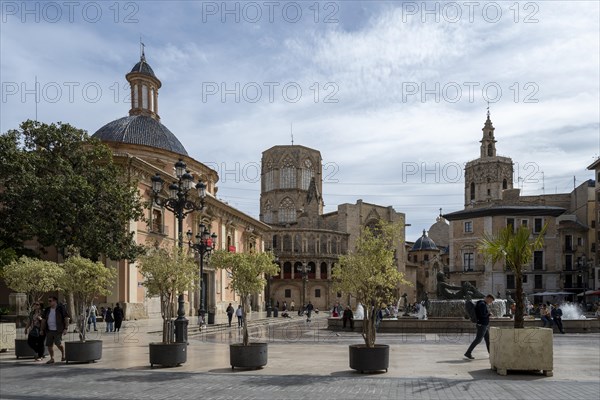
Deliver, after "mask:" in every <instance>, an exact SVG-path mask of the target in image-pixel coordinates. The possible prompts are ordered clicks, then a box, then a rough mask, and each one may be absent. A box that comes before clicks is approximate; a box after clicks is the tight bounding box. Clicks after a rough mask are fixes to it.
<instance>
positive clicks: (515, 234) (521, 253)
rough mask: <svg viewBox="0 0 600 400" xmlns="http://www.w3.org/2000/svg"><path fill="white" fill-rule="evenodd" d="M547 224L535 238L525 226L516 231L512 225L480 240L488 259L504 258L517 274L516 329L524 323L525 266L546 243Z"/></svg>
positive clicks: (509, 267) (482, 250) (508, 267)
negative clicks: (495, 234)
mask: <svg viewBox="0 0 600 400" xmlns="http://www.w3.org/2000/svg"><path fill="white" fill-rule="evenodd" d="M546 227H547V225H545V226H544V227H543V229H542V230H541V231H540V232H539V234H538V236H537V238H535V240H530V239H529V238H530V236H531V232H530V231H529V229H527V228H526V227H524V226H521V227H519V228H518V229H517V230H516V231H515V229H514V228H513V226H512V225H509V226H507V227H506V228H503V229H501V230H500V232H498V235H497V236H488V235H484V236H483V238H482V239H481V240H480V241H479V250H480V251H481V252H482V253H483V255H484V257H485V259H486V261H487V260H491V261H492V263H496V262H498V261H500V260H502V259H504V261H505V262H506V268H507V269H510V270H512V271H513V272H514V274H515V281H516V293H515V308H516V309H515V325H514V327H515V329H522V328H523V327H524V324H523V304H524V302H523V267H525V266H527V265H529V263H530V262H531V259H532V258H533V252H534V251H536V250H539V249H541V248H542V247H543V245H544V234H545V232H546Z"/></svg>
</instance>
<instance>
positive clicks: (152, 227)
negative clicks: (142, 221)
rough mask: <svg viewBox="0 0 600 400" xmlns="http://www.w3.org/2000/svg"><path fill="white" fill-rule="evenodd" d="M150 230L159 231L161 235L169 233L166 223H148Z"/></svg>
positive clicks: (151, 231)
mask: <svg viewBox="0 0 600 400" xmlns="http://www.w3.org/2000/svg"><path fill="white" fill-rule="evenodd" d="M148 232H150V233H158V234H159V235H167V234H168V232H169V227H168V226H166V225H159V224H152V225H148Z"/></svg>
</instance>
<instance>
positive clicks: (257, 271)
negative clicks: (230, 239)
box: [211, 250, 279, 369]
mask: <svg viewBox="0 0 600 400" xmlns="http://www.w3.org/2000/svg"><path fill="white" fill-rule="evenodd" d="M211 265H212V266H213V267H215V268H217V269H225V270H227V271H228V272H229V276H230V279H231V280H230V282H229V285H228V288H229V289H231V290H234V291H235V292H236V293H238V294H239V295H240V299H241V300H240V302H241V306H242V323H243V328H242V332H243V341H242V343H234V344H231V345H230V346H229V362H230V364H231V369H234V368H235V367H239V368H260V367H263V366H265V365H267V358H268V353H267V350H268V348H267V343H250V340H249V337H248V322H247V320H246V316H247V307H248V301H249V297H250V295H251V294H253V293H260V292H262V291H263V289H264V287H265V284H266V282H267V281H266V279H265V275H275V274H277V273H278V272H279V266H278V265H277V264H275V257H274V256H273V253H271V252H265V253H256V252H251V253H229V252H227V251H225V250H217V251H215V252H214V253H213V255H212V256H211Z"/></svg>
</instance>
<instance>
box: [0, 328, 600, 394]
mask: <svg viewBox="0 0 600 400" xmlns="http://www.w3.org/2000/svg"><path fill="white" fill-rule="evenodd" d="M234 322H235V321H234ZM251 325H252V329H251V332H252V335H253V337H254V339H255V340H261V341H268V342H269V364H268V365H267V366H266V367H265V368H263V369H261V370H237V369H236V370H235V371H232V370H231V368H230V367H229V362H228V361H229V353H228V344H229V343H235V342H238V341H239V340H240V331H239V330H238V329H237V327H235V326H234V327H231V328H229V327H227V326H221V325H219V326H215V327H211V328H210V329H208V330H206V331H204V332H197V328H195V327H192V326H190V340H189V341H190V345H189V346H188V362H187V363H185V364H184V365H182V366H181V367H177V368H155V369H150V367H149V364H148V347H147V344H148V343H149V342H152V341H158V340H159V339H160V334H158V333H149V332H156V331H157V330H158V329H157V327H158V328H160V321H159V320H148V321H132V322H128V321H127V322H125V323H124V329H123V332H122V333H120V334H111V333H104V332H101V333H100V337H101V338H102V340H103V341H104V349H103V358H102V360H100V361H98V362H97V363H92V364H68V365H65V364H64V363H57V364H54V365H45V364H42V363H36V362H34V361H33V360H23V359H21V360H15V357H14V354H11V352H7V353H2V354H0V399H41V398H44V399H103V400H106V399H199V398H201V399H543V400H548V399H561V400H562V399H595V400H597V399H598V398H600V378H599V377H600V335H599V334H566V335H555V336H554V364H555V369H554V376H553V377H544V376H543V375H541V374H529V373H515V372H511V373H509V375H508V376H504V377H502V376H499V375H497V374H496V373H495V372H493V371H491V370H490V365H489V360H488V359H487V353H486V351H485V346H484V345H483V344H482V345H481V346H478V347H477V348H476V349H475V351H474V356H475V358H476V359H475V360H473V361H468V360H464V359H462V354H463V353H464V351H465V349H466V347H467V346H468V343H469V342H470V340H471V339H472V336H470V335H452V336H448V337H440V336H438V335H434V334H432V335H419V334H403V335H398V334H386V333H384V334H381V335H379V336H378V342H379V343H386V344H389V345H390V348H391V353H390V369H389V372H388V373H377V374H364V375H362V374H359V373H356V372H354V371H352V370H350V369H349V367H348V347H347V346H348V344H351V343H360V342H361V340H362V339H361V337H360V334H358V333H352V332H347V331H334V332H332V331H328V330H325V329H324V327H325V326H326V321H325V319H324V318H323V317H318V318H316V319H313V322H312V323H309V324H307V323H306V322H305V321H304V320H303V319H301V318H298V317H297V318H294V319H292V320H284V319H281V318H279V319H277V320H274V319H270V320H268V321H265V320H260V319H259V320H256V321H254V322H252V323H251ZM194 331H196V332H194ZM69 335H71V336H73V335H74V334H69ZM69 339H72V338H69Z"/></svg>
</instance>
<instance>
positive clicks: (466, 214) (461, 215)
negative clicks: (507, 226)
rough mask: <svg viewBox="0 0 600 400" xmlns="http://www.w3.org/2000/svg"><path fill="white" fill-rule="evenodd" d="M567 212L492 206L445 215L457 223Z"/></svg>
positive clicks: (557, 214)
mask: <svg viewBox="0 0 600 400" xmlns="http://www.w3.org/2000/svg"><path fill="white" fill-rule="evenodd" d="M566 211H567V210H566V209H564V208H562V207H552V206H503V205H492V206H489V207H478V208H469V209H465V210H461V211H456V212H453V213H449V214H445V215H444V218H446V219H447V220H448V221H457V220H461V219H466V218H477V217H491V216H495V215H509V216H517V215H523V216H550V217H558V216H559V215H561V214H563V213H565V212H566Z"/></svg>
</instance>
